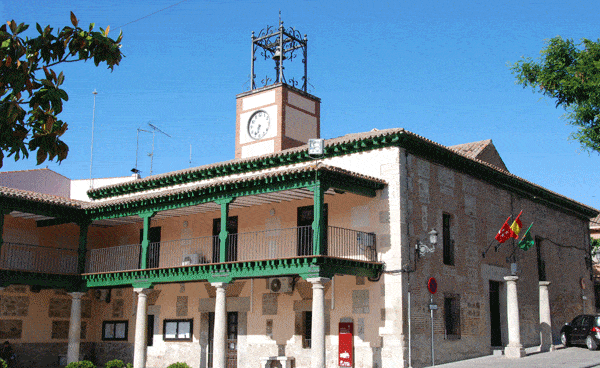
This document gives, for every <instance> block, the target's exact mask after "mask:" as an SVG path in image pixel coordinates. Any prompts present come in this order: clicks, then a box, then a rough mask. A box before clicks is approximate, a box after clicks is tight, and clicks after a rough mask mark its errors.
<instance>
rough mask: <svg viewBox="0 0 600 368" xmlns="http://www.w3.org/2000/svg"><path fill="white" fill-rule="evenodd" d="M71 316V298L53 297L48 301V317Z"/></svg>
mask: <svg viewBox="0 0 600 368" xmlns="http://www.w3.org/2000/svg"><path fill="white" fill-rule="evenodd" d="M70 316H71V300H70V299H62V298H61V299H59V298H52V299H50V303H48V317H50V318H56V317H58V318H69V317H70Z"/></svg>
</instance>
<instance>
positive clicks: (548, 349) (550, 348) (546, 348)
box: [540, 344, 556, 353]
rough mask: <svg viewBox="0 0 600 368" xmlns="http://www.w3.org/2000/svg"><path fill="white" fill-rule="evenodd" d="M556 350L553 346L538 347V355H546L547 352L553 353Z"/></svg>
mask: <svg viewBox="0 0 600 368" xmlns="http://www.w3.org/2000/svg"><path fill="white" fill-rule="evenodd" d="M554 350H556V347H555V346H554V345H553V344H549V345H546V344H544V345H540V353H546V352H549V351H554Z"/></svg>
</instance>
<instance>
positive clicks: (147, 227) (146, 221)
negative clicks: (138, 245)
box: [138, 211, 156, 270]
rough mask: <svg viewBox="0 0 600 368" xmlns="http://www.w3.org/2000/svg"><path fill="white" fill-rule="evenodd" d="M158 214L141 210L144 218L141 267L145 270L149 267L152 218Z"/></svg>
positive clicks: (140, 214) (139, 214)
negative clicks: (149, 234)
mask: <svg viewBox="0 0 600 368" xmlns="http://www.w3.org/2000/svg"><path fill="white" fill-rule="evenodd" d="M154 215H156V212H154V211H147V212H140V213H138V216H140V217H141V218H142V219H143V220H144V230H143V231H142V250H141V252H140V253H141V254H140V269H142V270H144V269H146V267H148V246H149V245H150V240H149V239H148V237H149V236H148V233H149V232H150V219H151V218H152V217H153V216H154Z"/></svg>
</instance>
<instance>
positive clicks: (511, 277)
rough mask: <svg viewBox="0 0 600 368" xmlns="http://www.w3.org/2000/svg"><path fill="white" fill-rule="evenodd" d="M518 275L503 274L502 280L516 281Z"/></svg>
mask: <svg viewBox="0 0 600 368" xmlns="http://www.w3.org/2000/svg"><path fill="white" fill-rule="evenodd" d="M518 279H519V276H504V281H517V280H518Z"/></svg>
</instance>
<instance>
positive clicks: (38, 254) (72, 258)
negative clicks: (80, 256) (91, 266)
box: [0, 242, 77, 274]
mask: <svg viewBox="0 0 600 368" xmlns="http://www.w3.org/2000/svg"><path fill="white" fill-rule="evenodd" d="M0 268H1V269H9V270H19V271H31V272H42V273H61V274H75V273H77V250H76V249H67V248H54V247H44V246H40V245H31V244H20V243H9V242H3V243H2V248H1V251H0Z"/></svg>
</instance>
